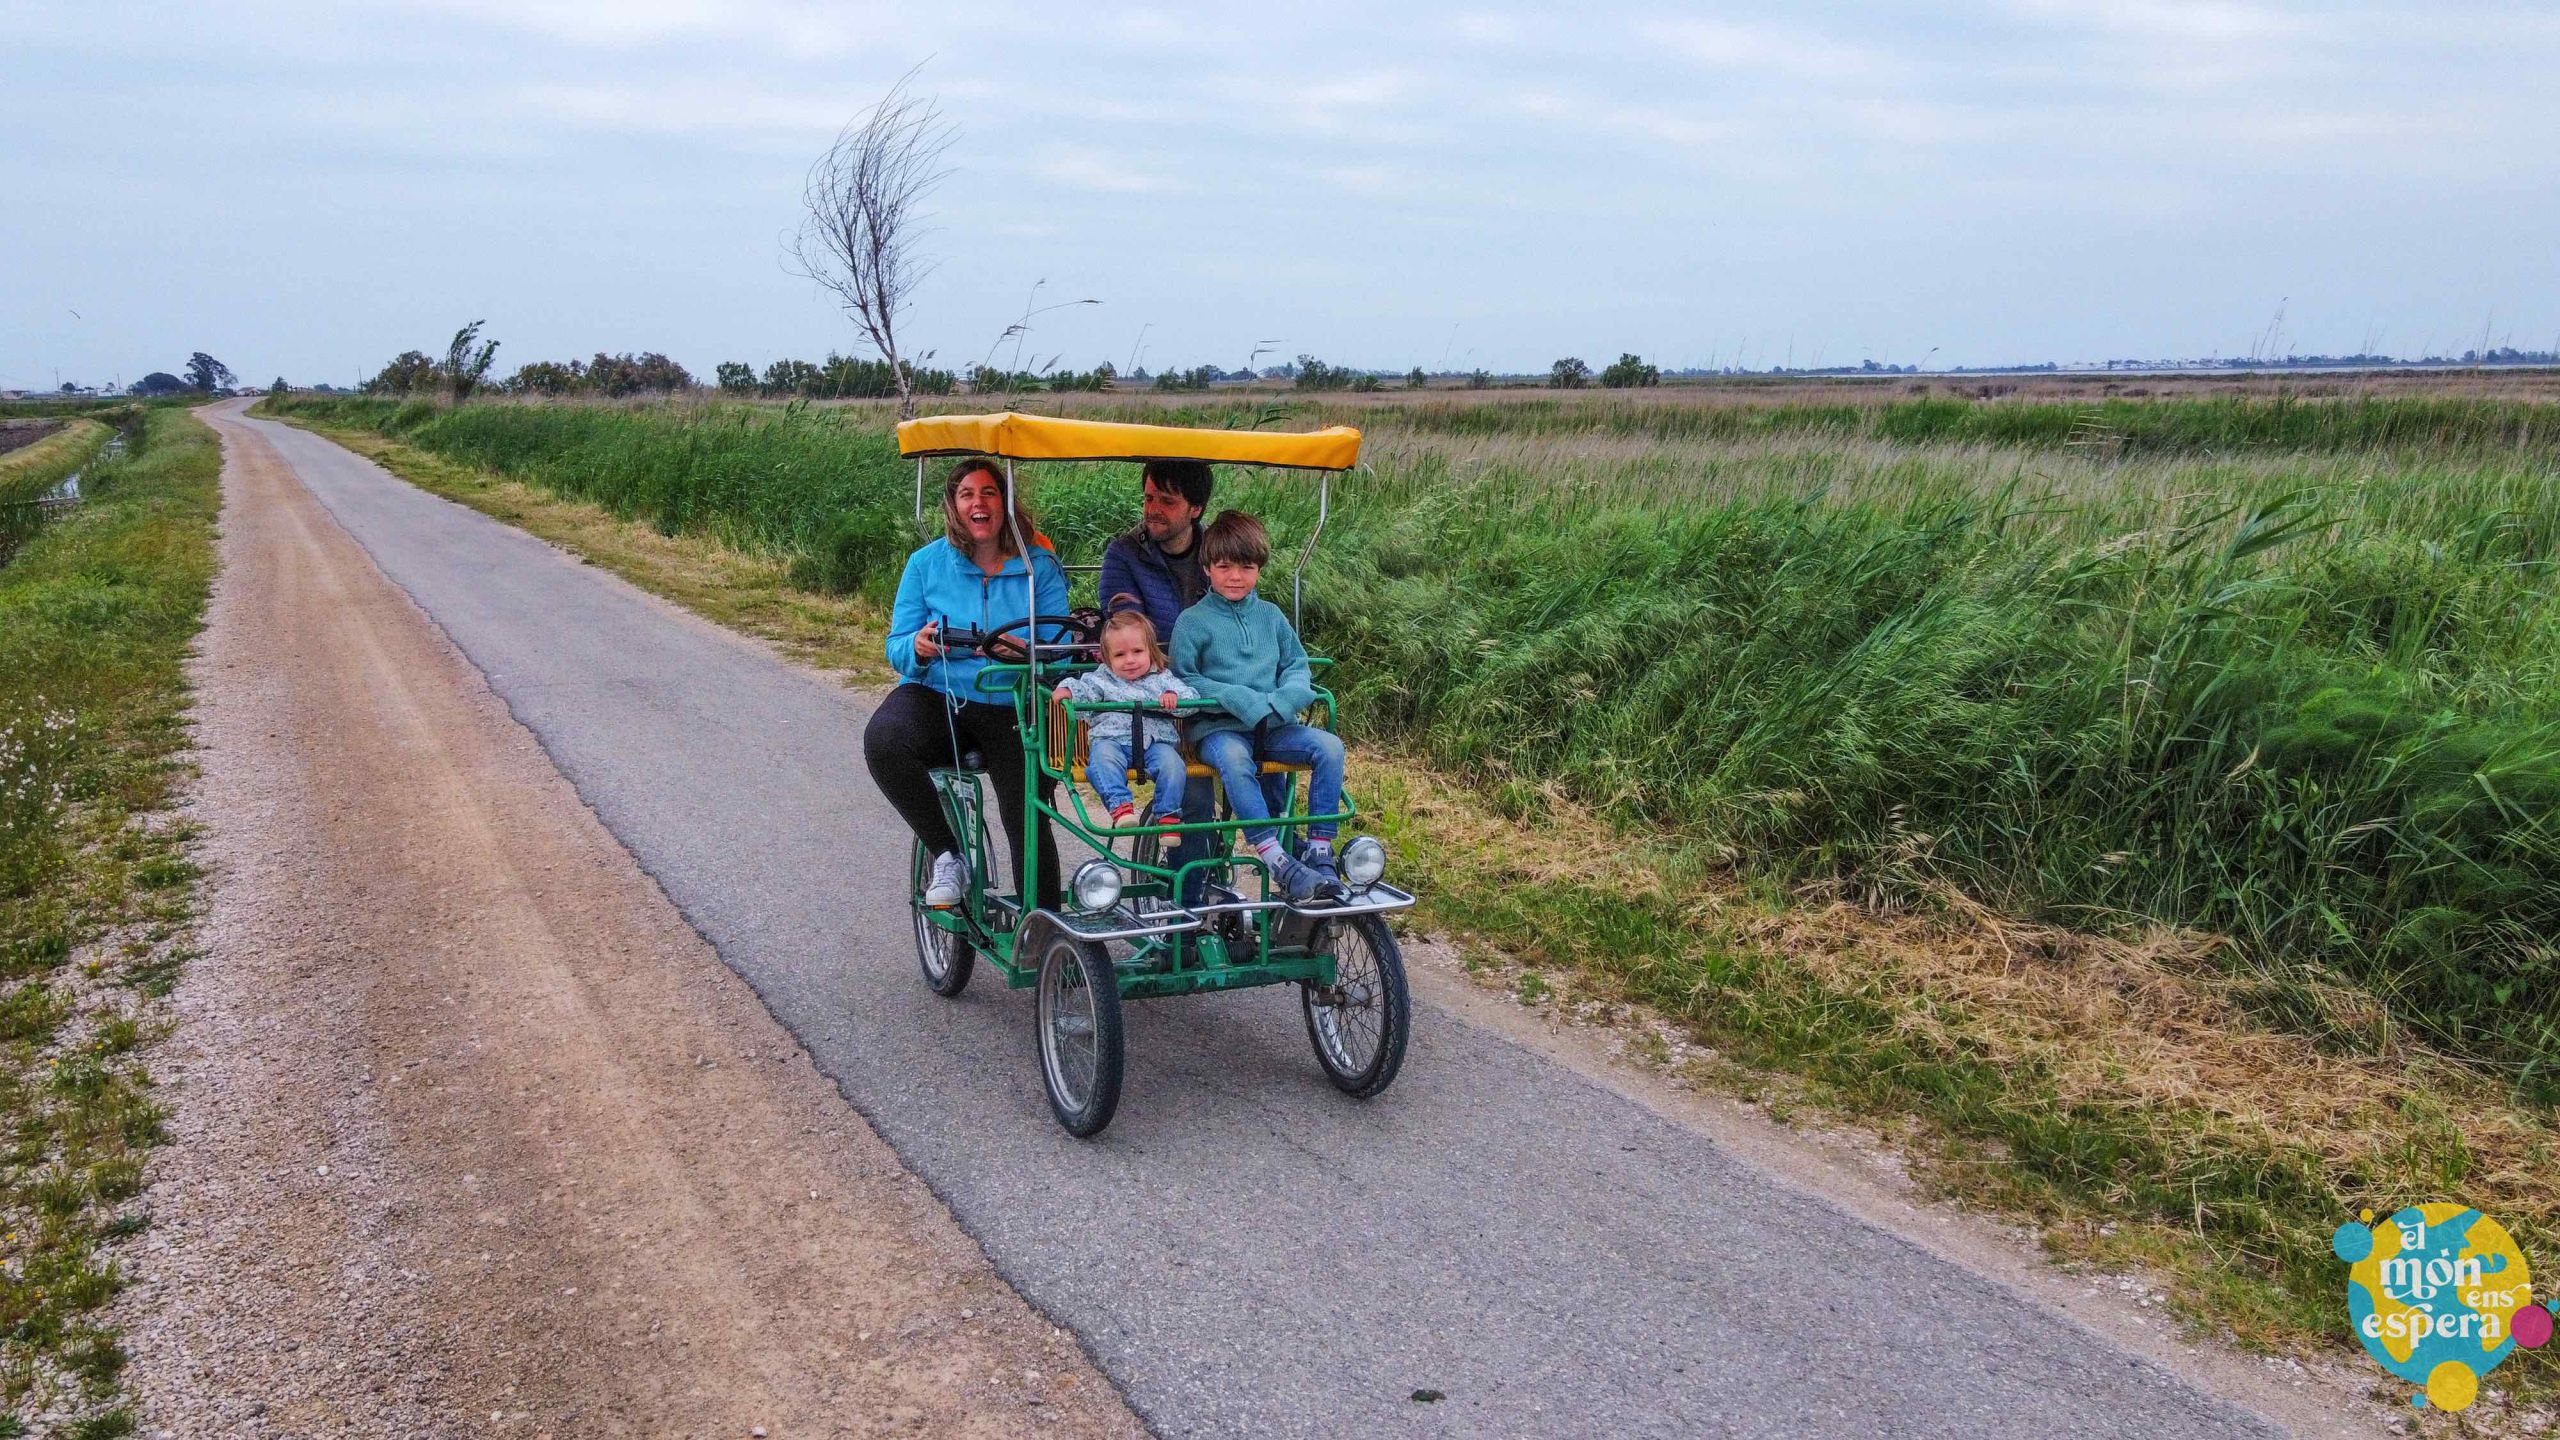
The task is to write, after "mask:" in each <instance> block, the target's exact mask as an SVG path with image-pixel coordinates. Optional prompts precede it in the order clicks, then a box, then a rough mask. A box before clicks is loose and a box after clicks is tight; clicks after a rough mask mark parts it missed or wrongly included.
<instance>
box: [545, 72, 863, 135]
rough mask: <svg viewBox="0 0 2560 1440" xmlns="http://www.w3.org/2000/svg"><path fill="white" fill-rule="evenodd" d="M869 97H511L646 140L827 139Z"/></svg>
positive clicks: (686, 92)
mask: <svg viewBox="0 0 2560 1440" xmlns="http://www.w3.org/2000/svg"><path fill="white" fill-rule="evenodd" d="M872 98H874V97H872V96H870V95H869V94H860V95H856V94H850V93H848V94H844V95H827V94H819V93H814V92H801V93H797V94H795V93H790V92H786V91H778V90H773V89H769V88H765V87H760V86H757V85H755V84H753V83H751V82H745V81H739V82H732V83H719V82H709V81H690V82H685V83H681V84H673V85H650V86H635V85H529V86H526V87H524V88H522V89H520V90H518V91H516V92H515V99H516V101H517V103H518V104H520V105H521V106H522V107H523V108H525V109H526V110H529V111H531V112H532V113H534V114H536V115H540V116H543V117H545V118H548V119H551V120H557V121H562V122H566V123H568V124H572V125H578V126H582V127H584V128H587V129H591V130H609V131H622V132H626V133H633V134H651V135H696V134H737V133H743V132H757V131H788V132H795V133H806V134H809V135H811V136H813V137H817V138H820V139H822V138H823V137H825V136H827V135H831V134H833V133H834V132H835V131H836V130H837V129H838V128H840V127H842V126H843V125H844V123H845V122H846V121H847V120H849V119H851V118H852V117H853V116H854V115H855V114H856V113H857V112H859V111H860V110H861V109H862V107H863V106H864V105H865V104H866V103H868V102H869V101H870V100H871V99H872Z"/></svg>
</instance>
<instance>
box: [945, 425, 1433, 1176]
mask: <svg viewBox="0 0 2560 1440" xmlns="http://www.w3.org/2000/svg"><path fill="white" fill-rule="evenodd" d="M898 450H899V453H900V454H902V455H906V456H910V457H913V458H914V459H915V460H916V513H917V515H918V517H919V518H921V517H922V515H923V513H924V495H925V484H924V462H925V460H927V459H929V458H932V457H936V456H955V457H956V456H966V455H983V456H987V457H990V458H993V459H996V460H999V461H1002V462H1003V464H1004V482H1005V498H1006V502H1007V503H1006V507H1005V509H1006V513H1007V515H1008V516H1011V515H1012V514H1013V513H1014V507H1013V504H1012V500H1013V496H1014V476H1013V466H1014V462H1015V461H1017V460H1039V461H1060V460H1065V461H1074V460H1117V461H1132V460H1134V461H1146V460H1204V461H1211V462H1216V463H1225V464H1238V465H1261V466H1272V467H1278V468H1286V469H1296V470H1313V471H1315V472H1317V474H1318V476H1319V489H1318V492H1317V501H1316V527H1315V530H1314V531H1313V532H1312V533H1310V534H1309V535H1308V537H1307V543H1306V545H1305V547H1304V548H1302V549H1301V550H1300V552H1299V555H1298V561H1297V567H1296V572H1295V574H1294V575H1293V576H1292V579H1291V611H1292V617H1293V618H1294V617H1295V612H1296V610H1297V602H1298V598H1299V595H1300V588H1299V587H1300V583H1301V582H1302V581H1303V578H1304V576H1305V573H1306V562H1307V558H1308V556H1310V555H1312V554H1313V553H1314V551H1315V543H1316V540H1317V538H1318V537H1319V536H1321V535H1322V534H1323V532H1324V520H1325V513H1326V510H1327V508H1328V506H1329V504H1330V501H1331V482H1332V477H1333V473H1334V472H1335V471H1339V470H1347V469H1349V468H1350V467H1351V466H1352V465H1353V464H1354V463H1356V462H1357V461H1358V459H1359V455H1360V432H1359V431H1357V430H1353V429H1349V428H1347V427H1343V426H1334V427H1331V428H1328V429H1325V430H1320V431H1316V432H1314V433H1312V434H1272V433H1267V432H1257V431H1236V430H1190V429H1179V428H1175V427H1171V426H1163V425H1121V424H1108V423H1103V422H1098V421H1084V420H1062V419H1053V418H1049V417H1045V416H1037V415H1015V414H999V415H942V416H932V417H928V418H925V419H920V420H909V421H906V422H904V423H903V424H901V425H899V426H898ZM1007 523H1008V524H1009V525H1010V524H1013V523H1014V522H1013V521H1011V520H1010V519H1008V522H1007ZM1013 538H1014V543H1015V545H1016V547H1017V548H1018V549H1021V550H1022V551H1023V552H1024V553H1028V542H1029V541H1030V539H1031V537H1029V536H1025V535H1022V534H1020V533H1019V531H1018V530H1017V531H1016V533H1015V534H1014V537H1013ZM1066 568H1068V569H1070V570H1076V569H1083V568H1086V567H1082V566H1068V567H1066ZM1099 623H1100V617H1099V615H1097V614H1096V613H1094V612H1092V611H1079V612H1074V613H1071V614H1068V615H1063V616H1044V615H1039V614H1037V613H1034V614H1032V615H1029V616H1026V617H1024V618H1023V619H1021V620H1019V621H1016V622H1015V623H1013V624H1010V625H1005V626H1000V627H997V628H996V629H995V630H993V631H989V632H984V633H980V632H973V631H968V630H952V629H946V630H945V631H944V632H942V640H943V643H944V644H945V645H946V646H948V647H951V648H953V649H956V650H962V651H965V650H969V649H975V650H977V651H978V652H979V653H980V654H982V655H984V656H986V657H987V659H988V662H989V663H988V664H986V665H985V666H984V667H983V668H981V670H980V671H979V673H978V679H977V682H976V683H977V685H978V687H979V688H980V689H981V690H983V691H985V692H986V694H987V698H988V699H989V700H991V701H995V702H998V703H1002V702H1004V701H1005V700H1008V699H1009V700H1010V701H1011V702H1012V705H1013V709H1014V723H1015V724H1016V725H1017V726H1018V727H1019V728H1020V730H1021V734H1022V745H1023V751H1024V753H1025V754H1026V755H1028V756H1030V757H1032V758H1033V760H1034V762H1035V763H1036V764H1037V766H1038V767H1039V768H1038V771H1037V773H1035V772H1034V771H1033V769H1032V767H1031V766H1030V765H1026V766H1024V767H1023V785H1024V787H1025V789H1026V790H1027V791H1028V792H1029V793H1028V794H1027V795H1026V796H1025V798H1024V805H1023V810H1024V814H1025V816H1026V817H1027V823H1026V824H1025V826H1024V831H1025V834H1024V835H1023V837H1022V843H1023V853H1022V854H1021V855H1018V856H1012V857H1008V858H1010V859H1012V860H1014V861H1016V862H1018V863H1016V864H1014V865H1013V866H1012V867H1011V868H1012V873H1013V875H1014V877H1015V883H1016V886H1017V889H1016V890H1015V891H1013V892H1011V893H1003V892H999V891H997V890H995V889H993V888H991V885H990V881H989V877H990V876H991V875H992V873H993V871H992V869H991V867H990V866H989V865H988V863H987V862H988V860H989V858H990V856H991V852H990V849H989V846H988V843H987V827H986V821H985V813H984V812H985V803H984V802H985V792H984V790H983V788H982V786H981V782H980V778H979V776H980V771H979V770H978V768H977V764H976V757H974V756H971V755H956V756H955V757H954V758H955V761H956V762H957V763H955V764H954V765H953V766H951V767H949V768H945V769H938V770H936V771H934V772H933V780H934V786H935V789H936V791H937V792H938V793H939V794H940V795H941V797H942V805H943V810H944V813H945V814H946V815H947V816H948V817H949V818H950V821H951V830H952V833H953V834H955V835H957V836H959V837H960V843H961V844H962V845H963V846H964V847H966V850H967V858H968V862H969V876H970V881H969V887H968V890H967V893H966V895H965V897H964V898H963V900H962V902H961V903H960V904H958V905H956V906H953V907H951V908H949V909H934V908H931V907H929V906H927V905H926V904H925V902H924V891H925V880H926V876H927V873H928V872H929V870H930V868H931V865H932V857H931V856H929V855H927V854H926V853H925V851H924V846H923V844H922V843H921V842H918V844H917V845H916V847H915V858H914V863H913V865H912V866H911V872H910V875H909V877H908V878H909V885H908V892H909V897H910V901H909V903H910V904H911V905H912V907H913V909H914V915H915V932H916V960H917V963H918V965H919V966H920V967H921V968H922V969H923V971H924V978H925V983H926V984H928V985H930V986H932V987H933V990H934V993H936V994H938V995H943V996H946V997H948V996H956V995H958V994H959V993H960V992H961V991H962V990H963V989H964V988H966V987H967V985H968V983H969V979H970V975H971V973H972V972H973V970H974V968H975V966H976V963H977V961H978V959H979V958H980V957H984V958H985V959H986V961H987V963H988V964H990V965H992V966H994V967H995V969H996V971H997V972H998V973H999V974H1001V975H1003V976H1004V979H1005V984H1006V985H1008V986H1010V987H1013V988H1015V989H1021V988H1024V987H1037V991H1038V995H1037V1002H1038V1003H1037V1005H1036V1006H1035V1021H1034V1024H1035V1027H1036V1030H1037V1034H1038V1037H1039V1047H1040V1073H1041V1078H1042V1080H1043V1082H1044V1083H1045V1084H1046V1085H1047V1087H1048V1091H1049V1107H1050V1109H1051V1110H1052V1111H1054V1112H1055V1113H1056V1115H1057V1117H1058V1123H1059V1124H1061V1125H1064V1126H1065V1127H1066V1128H1067V1129H1068V1130H1069V1131H1070V1132H1072V1133H1074V1134H1076V1135H1079V1136H1090V1135H1095V1134H1099V1133H1100V1132H1101V1130H1102V1128H1103V1127H1104V1126H1106V1125H1108V1124H1110V1123H1111V1116H1112V1112H1113V1111H1114V1110H1116V1109H1117V1108H1118V1106H1119V1103H1120V1081H1121V1072H1122V1063H1123V1058H1124V1044H1123V1040H1122V1033H1121V1023H1120V1005H1121V1002H1122V1001H1123V1000H1139V999H1146V998H1149V997H1152V996H1158V995H1191V994H1196V993H1198V992H1200V991H1204V990H1234V989H1241V988H1244V987H1247V986H1254V985H1279V984H1295V985H1296V986H1297V987H1298V991H1299V996H1300V1001H1301V1006H1302V1008H1303V1009H1304V1010H1305V1012H1306V1022H1307V1038H1308V1039H1309V1040H1310V1041H1312V1042H1313V1043H1314V1045H1315V1052H1316V1059H1317V1061H1318V1062H1319V1063H1320V1064H1322V1065H1323V1067H1324V1072H1325V1075H1326V1076H1327V1077H1328V1078H1329V1079H1331V1080H1332V1082H1333V1083H1334V1085H1335V1087H1336V1088H1338V1089H1340V1090H1342V1091H1343V1092H1344V1093H1346V1094H1349V1095H1354V1096H1360V1097H1363V1098H1365V1097H1368V1096H1372V1095H1376V1094H1378V1093H1379V1092H1380V1091H1383V1090H1385V1089H1386V1088H1387V1086H1388V1084H1389V1083H1391V1082H1392V1081H1393V1080H1394V1079H1395V1076H1396V1070H1397V1069H1398V1067H1400V1066H1401V1065H1402V1064H1403V1063H1404V1050H1405V1036H1406V1032H1407V1030H1408V1029H1409V1028H1410V1026H1411V1024H1412V1002H1411V998H1410V996H1409V994H1408V992H1407V990H1406V986H1405V974H1404V960H1403V957H1402V955H1401V954H1400V953H1399V952H1398V950H1397V948H1396V940H1395V935H1394V932H1393V931H1391V930H1390V929H1388V927H1387V922H1386V916H1387V915H1388V914H1389V913H1390V912H1393V911H1397V910H1405V909H1410V908H1411V907H1412V905H1413V896H1411V895H1409V894H1407V893H1405V892H1404V891H1402V890H1399V889H1397V888H1396V887H1394V886H1392V885H1389V884H1387V883H1385V881H1384V880H1383V879H1382V878H1381V876H1382V875H1383V874H1384V873H1385V870H1386V848H1385V847H1384V846H1382V845H1381V844H1379V843H1378V841H1377V840H1376V838H1374V837H1369V836H1362V837H1357V838H1354V839H1352V840H1351V841H1350V842H1349V843H1348V844H1346V845H1345V846H1343V848H1342V851H1341V858H1340V866H1341V873H1342V878H1343V883H1344V886H1345V887H1346V888H1345V893H1344V894H1343V895H1341V896H1337V897H1329V898H1320V899H1318V900H1316V901H1314V902H1312V903H1309V904H1305V905H1295V904H1291V903H1290V902H1289V901H1288V899H1287V898H1286V897H1285V896H1284V895H1283V894H1282V893H1281V892H1280V891H1279V890H1278V889H1277V888H1276V887H1275V886H1273V884H1272V883H1271V876H1270V873H1269V871H1268V869H1267V867H1266V866H1265V865H1264V864H1263V862H1262V860H1261V859H1260V858H1259V857H1258V856H1255V855H1254V854H1252V853H1251V852H1250V851H1245V852H1242V853H1231V852H1233V850H1234V834H1235V832H1236V831H1237V830H1239V829H1241V828H1243V825H1242V822H1240V821H1236V820H1232V819H1229V820H1216V821H1207V822H1201V823H1196V824H1175V825H1129V826H1121V827H1118V828H1113V827H1112V826H1111V825H1110V824H1109V822H1108V820H1107V819H1106V820H1103V821H1099V822H1097V821H1096V820H1095V818H1094V817H1093V815H1092V814H1091V813H1090V812H1088V811H1087V810H1086V808H1085V803H1084V795H1083V792H1082V791H1081V789H1079V783H1080V782H1082V781H1083V780H1084V778H1085V756H1086V744H1087V736H1086V733H1085V717H1087V716H1089V715H1092V714H1094V713H1097V712H1100V711H1106V710H1127V711H1132V712H1135V711H1137V710H1140V709H1145V708H1148V707H1143V706H1135V705H1117V704H1084V703H1077V702H1066V701H1060V700H1056V699H1054V698H1052V696H1051V693H1050V692H1051V690H1052V689H1053V688H1054V687H1055V686H1056V685H1057V683H1058V682H1059V681H1060V680H1062V679H1064V678H1065V677H1067V676H1069V675H1072V674H1075V673H1077V672H1078V671H1081V670H1085V669H1089V668H1091V667H1092V665H1093V664H1094V663H1095V661H1096V660H1097V659H1098V658H1099V655H1098V650H1099V647H1098V645H1097V644H1096V632H1097V630H1098V628H1099ZM1312 663H1314V664H1315V665H1317V666H1319V667H1321V666H1325V665H1328V664H1329V663H1330V662H1328V661H1324V660H1314V661H1313V662H1312ZM1318 697H1319V698H1318V701H1317V704H1316V706H1315V707H1314V708H1313V710H1312V711H1311V712H1310V716H1309V723H1313V724H1322V725H1324V726H1326V727H1327V728H1331V727H1332V725H1333V723H1334V704H1333V696H1332V693H1331V692H1330V691H1322V690H1320V691H1319V692H1318ZM1210 703H1211V702H1208V701H1186V702H1184V705H1183V708H1184V709H1187V710H1189V709H1200V708H1205V707H1207V706H1208V705H1209V704H1210ZM1262 768H1263V772H1264V773H1265V774H1266V775H1271V776H1274V777H1277V778H1276V779H1275V780H1274V781H1273V782H1272V783H1273V784H1274V787H1275V788H1276V789H1279V790H1281V791H1283V792H1284V795H1285V803H1284V805H1282V806H1280V807H1277V808H1278V809H1279V810H1281V811H1283V812H1285V814H1284V815H1283V818H1281V819H1279V820H1277V821H1276V822H1275V823H1276V824H1277V825H1278V826H1279V828H1280V829H1281V831H1282V833H1283V834H1284V835H1292V836H1294V835H1302V834H1304V832H1305V826H1306V825H1307V824H1308V823H1309V822H1311V821H1316V820H1333V821H1336V822H1343V821H1348V820H1350V819H1351V818H1352V816H1353V815H1354V813H1355V809H1354V807H1353V805H1352V804H1351V802H1350V800H1349V799H1348V798H1346V799H1345V800H1344V801H1343V809H1342V811H1341V813H1340V814H1337V815H1331V816H1324V815H1308V814H1305V813H1304V812H1303V810H1302V809H1301V808H1300V806H1301V800H1302V791H1301V789H1300V787H1299V786H1298V784H1297V782H1296V778H1295V775H1294V773H1292V772H1293V770H1294V769H1295V768H1297V767H1290V766H1284V765H1278V764H1273V763H1269V762H1265V763H1264V765H1263V767H1262ZM1189 774H1190V777H1191V780H1192V783H1194V784H1201V783H1212V784H1213V783H1215V775H1214V773H1213V772H1212V771H1211V770H1210V769H1209V768H1208V767H1207V766H1205V765H1201V764H1198V763H1197V762H1196V761H1195V762H1194V763H1193V764H1192V765H1191V766H1190V770H1189ZM1043 777H1045V778H1047V779H1048V780H1050V781H1052V782H1055V783H1056V785H1057V786H1058V790H1059V793H1060V794H1061V795H1062V796H1063V797H1064V800H1065V803H1064V804H1063V805H1061V804H1049V803H1044V802H1043V801H1042V800H1041V798H1040V782H1041V780H1042V778H1043ZM1139 778H1141V777H1140V776H1138V775H1137V774H1136V773H1135V772H1132V775H1131V780H1132V782H1133V783H1134V782H1135V781H1136V780H1138V779H1139ZM1051 821H1054V822H1056V823H1058V824H1060V825H1063V826H1065V827H1066V828H1067V830H1068V831H1069V832H1070V833H1072V834H1074V835H1075V836H1076V837H1077V838H1078V839H1079V840H1082V841H1083V842H1084V843H1085V844H1086V845H1088V846H1090V847H1092V849H1093V850H1094V851H1095V852H1096V853H1095V856H1094V858H1092V859H1089V860H1086V861H1085V862H1084V863H1083V864H1081V865H1079V866H1077V867H1076V869H1075V872H1074V875H1073V877H1072V878H1071V879H1070V881H1069V882H1068V884H1067V886H1066V892H1067V893H1066V896H1065V897H1064V904H1063V906H1062V908H1060V909H1056V910H1044V909H1039V908H1036V907H1034V906H1032V905H1031V904H1029V903H1028V902H1027V901H1026V900H1025V898H1024V896H1023V894H1022V893H1021V890H1020V888H1019V887H1020V886H1021V885H1022V883H1023V882H1022V878H1021V877H1024V876H1029V875H1037V874H1038V873H1039V867H1038V859H1039V852H1038V847H1039V845H1040V844H1041V842H1042V839H1043V837H1044V836H1045V834H1046V833H1047V829H1048V822H1051ZM1195 831H1196V832H1203V833H1205V834H1207V835H1209V836H1211V837H1213V838H1212V840H1211V841H1210V842H1208V843H1199V844H1192V845H1189V846H1187V847H1185V853H1184V857H1183V858H1182V859H1181V860H1180V862H1179V863H1177V862H1176V861H1175V859H1174V856H1173V853H1172V847H1171V845H1170V843H1169V842H1171V841H1173V840H1174V838H1175V837H1176V836H1178V835H1181V834H1185V833H1188V832H1195Z"/></svg>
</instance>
